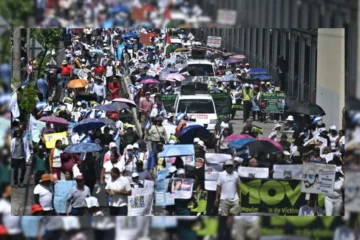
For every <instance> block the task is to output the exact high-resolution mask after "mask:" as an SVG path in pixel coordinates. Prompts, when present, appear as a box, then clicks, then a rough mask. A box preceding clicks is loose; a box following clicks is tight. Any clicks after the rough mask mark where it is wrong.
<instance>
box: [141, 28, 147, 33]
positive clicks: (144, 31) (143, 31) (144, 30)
mask: <svg viewBox="0 0 360 240" xmlns="http://www.w3.org/2000/svg"><path fill="white" fill-rule="evenodd" d="M140 32H141V33H144V34H148V32H147V31H146V29H145V28H142V29H141V31H140Z"/></svg>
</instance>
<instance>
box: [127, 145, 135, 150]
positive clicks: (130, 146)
mask: <svg viewBox="0 0 360 240" xmlns="http://www.w3.org/2000/svg"><path fill="white" fill-rule="evenodd" d="M133 149H134V146H133V145H131V144H129V145H127V146H126V150H133Z"/></svg>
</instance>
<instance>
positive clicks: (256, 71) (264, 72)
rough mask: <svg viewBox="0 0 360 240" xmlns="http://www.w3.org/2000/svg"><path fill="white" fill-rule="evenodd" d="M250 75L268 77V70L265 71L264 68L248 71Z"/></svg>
mask: <svg viewBox="0 0 360 240" xmlns="http://www.w3.org/2000/svg"><path fill="white" fill-rule="evenodd" d="M248 74H252V75H268V73H267V71H266V69H264V68H251V69H250V70H249V71H248Z"/></svg>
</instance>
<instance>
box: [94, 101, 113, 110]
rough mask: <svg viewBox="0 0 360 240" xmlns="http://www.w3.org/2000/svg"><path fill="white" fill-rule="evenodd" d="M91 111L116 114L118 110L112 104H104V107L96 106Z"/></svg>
mask: <svg viewBox="0 0 360 240" xmlns="http://www.w3.org/2000/svg"><path fill="white" fill-rule="evenodd" d="M93 109H95V110H101V111H105V112H116V111H117V110H118V108H117V107H116V106H115V105H114V104H112V103H110V104H105V105H97V106H95V107H94V108H93Z"/></svg>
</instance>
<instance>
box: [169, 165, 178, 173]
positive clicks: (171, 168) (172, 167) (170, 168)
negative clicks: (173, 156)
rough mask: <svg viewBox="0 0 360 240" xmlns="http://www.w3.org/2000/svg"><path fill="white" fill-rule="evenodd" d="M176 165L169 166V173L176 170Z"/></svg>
mask: <svg viewBox="0 0 360 240" xmlns="http://www.w3.org/2000/svg"><path fill="white" fill-rule="evenodd" d="M176 170H177V169H176V167H174V166H171V167H169V173H174V172H176Z"/></svg>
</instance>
